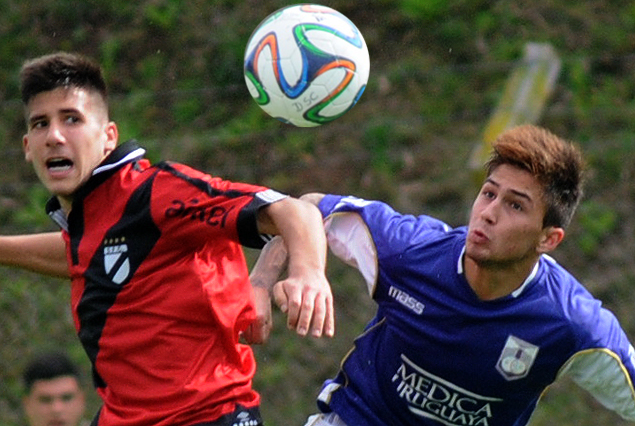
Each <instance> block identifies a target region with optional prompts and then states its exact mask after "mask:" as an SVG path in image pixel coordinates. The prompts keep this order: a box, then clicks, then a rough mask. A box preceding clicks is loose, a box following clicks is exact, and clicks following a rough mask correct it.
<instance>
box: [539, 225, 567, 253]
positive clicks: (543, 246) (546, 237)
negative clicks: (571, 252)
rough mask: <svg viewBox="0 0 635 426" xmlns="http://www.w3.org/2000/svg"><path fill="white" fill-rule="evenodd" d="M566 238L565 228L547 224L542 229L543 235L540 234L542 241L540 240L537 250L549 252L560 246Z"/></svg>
mask: <svg viewBox="0 0 635 426" xmlns="http://www.w3.org/2000/svg"><path fill="white" fill-rule="evenodd" d="M563 239H564V229H562V228H560V227H558V226H547V227H546V228H545V229H543V230H542V235H541V236H540V241H539V242H538V247H537V248H536V251H538V253H541V254H542V253H549V252H550V251H553V250H555V249H556V247H558V245H559V244H560V243H561V242H562V240H563Z"/></svg>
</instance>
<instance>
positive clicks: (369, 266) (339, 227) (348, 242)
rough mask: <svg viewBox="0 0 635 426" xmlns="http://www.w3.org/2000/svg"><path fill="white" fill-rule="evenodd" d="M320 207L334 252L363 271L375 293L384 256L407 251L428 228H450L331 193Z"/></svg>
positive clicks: (371, 289) (425, 219) (375, 202)
mask: <svg viewBox="0 0 635 426" xmlns="http://www.w3.org/2000/svg"><path fill="white" fill-rule="evenodd" d="M318 207H319V208H320V211H321V213H322V216H323V217H324V226H325V229H326V235H327V240H328V244H329V248H330V249H331V252H333V254H334V255H335V256H337V257H338V258H340V259H341V260H342V261H344V262H345V263H347V264H348V265H350V266H353V267H355V268H357V269H358V270H359V271H360V273H361V274H362V276H363V277H364V281H365V282H366V286H367V289H368V292H369V294H371V295H373V294H374V291H375V285H376V283H377V276H378V270H379V262H380V259H382V258H384V257H388V256H392V255H393V254H395V253H397V252H399V251H403V250H405V249H406V248H407V247H408V246H409V245H411V244H412V243H413V242H414V241H415V240H416V236H422V235H424V234H425V232H424V231H426V230H428V231H442V232H447V231H448V230H449V227H448V226H447V225H446V224H445V223H443V222H441V221H439V220H437V219H433V218H431V217H428V216H419V217H415V216H411V215H403V214H400V213H398V212H396V211H395V210H393V209H392V208H391V207H390V206H388V205H387V204H385V203H383V202H380V201H368V200H363V199H360V198H355V197H342V196H335V195H327V196H325V197H324V198H323V199H322V201H321V202H320V204H319V206H318Z"/></svg>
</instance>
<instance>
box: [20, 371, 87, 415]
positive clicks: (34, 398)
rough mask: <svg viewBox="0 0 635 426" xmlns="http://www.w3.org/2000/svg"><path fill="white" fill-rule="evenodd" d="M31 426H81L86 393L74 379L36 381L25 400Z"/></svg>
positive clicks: (58, 378)
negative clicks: (79, 425)
mask: <svg viewBox="0 0 635 426" xmlns="http://www.w3.org/2000/svg"><path fill="white" fill-rule="evenodd" d="M23 404H24V411H25V413H26V416H27V418H28V420H29V425H30V426H77V425H78V424H79V421H80V419H81V417H82V415H83V413H84V407H85V402H84V394H83V392H82V390H81V389H80V387H79V383H78V382H77V379H76V378H75V377H73V376H60V377H55V378H53V379H50V380H36V381H35V382H34V383H33V386H32V387H31V392H30V393H29V394H28V395H27V396H26V397H24V400H23Z"/></svg>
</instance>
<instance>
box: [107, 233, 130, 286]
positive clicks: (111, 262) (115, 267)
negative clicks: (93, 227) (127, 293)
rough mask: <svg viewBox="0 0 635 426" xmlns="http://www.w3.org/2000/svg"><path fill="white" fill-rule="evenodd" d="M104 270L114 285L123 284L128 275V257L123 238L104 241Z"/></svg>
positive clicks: (126, 245) (126, 246)
mask: <svg viewBox="0 0 635 426" xmlns="http://www.w3.org/2000/svg"><path fill="white" fill-rule="evenodd" d="M104 269H105V271H106V275H107V276H108V278H110V280H111V281H112V282H113V283H115V284H121V283H123V282H124V281H125V280H126V279H127V278H128V275H130V257H129V256H128V244H126V238H125V237H121V238H109V239H106V240H104Z"/></svg>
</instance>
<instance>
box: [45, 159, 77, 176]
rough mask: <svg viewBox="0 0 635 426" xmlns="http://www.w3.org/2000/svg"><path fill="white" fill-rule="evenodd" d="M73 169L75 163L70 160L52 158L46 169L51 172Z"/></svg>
mask: <svg viewBox="0 0 635 426" xmlns="http://www.w3.org/2000/svg"><path fill="white" fill-rule="evenodd" d="M71 167H73V162H72V161H71V160H69V159H68V158H51V159H50V160H48V161H47V162H46V168H47V169H48V170H49V171H51V172H54V173H55V172H65V171H67V170H70V168H71Z"/></svg>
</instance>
